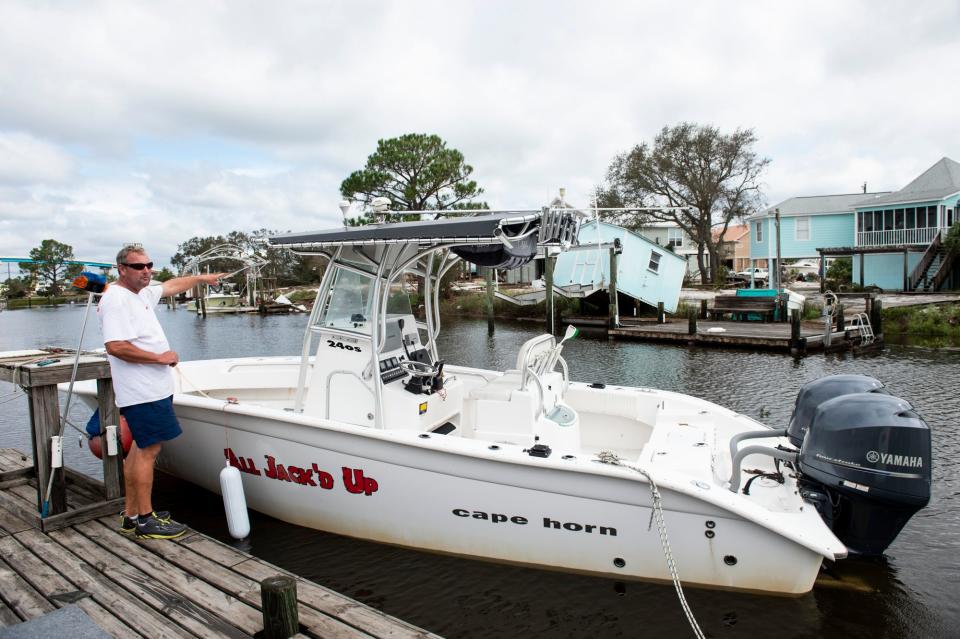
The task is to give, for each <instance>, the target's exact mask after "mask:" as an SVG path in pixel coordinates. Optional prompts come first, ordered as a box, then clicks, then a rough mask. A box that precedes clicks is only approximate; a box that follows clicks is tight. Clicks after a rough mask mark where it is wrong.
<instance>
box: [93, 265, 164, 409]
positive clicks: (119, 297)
mask: <svg viewBox="0 0 960 639" xmlns="http://www.w3.org/2000/svg"><path fill="white" fill-rule="evenodd" d="M161 297H163V287H162V286H148V287H146V288H144V289H142V290H141V291H140V293H134V292H133V291H131V290H129V289H126V288H124V287H122V286H120V285H118V284H113V285H112V286H110V287H109V288H108V289H107V291H106V292H105V293H104V294H103V297H101V298H100V304H99V305H98V306H97V318H98V319H99V320H100V333H101V334H102V335H103V341H104V343H106V342H117V341H122V342H130V343H131V344H133V345H134V346H136V347H137V348H139V349H141V350H145V351H150V352H151V353H165V352H166V351H169V350H170V344H169V343H168V342H167V337H166V335H164V334H163V328H162V327H161V326H160V322H159V321H158V320H157V313H156V311H154V308H155V307H156V306H157V304H158V303H159V302H160V298H161ZM107 359H108V360H109V361H110V374H111V375H112V376H113V390H114V392H115V393H116V396H117V406H120V407H123V406H133V405H134V404H145V403H147V402H155V401H157V400H158V399H163V398H164V397H169V396H170V395H173V388H174V386H173V370H172V369H171V367H170V366H167V365H166V364H133V363H131V362H125V361H123V360H122V359H118V358H116V357H113V356H112V355H107Z"/></svg>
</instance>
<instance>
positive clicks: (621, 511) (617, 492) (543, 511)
mask: <svg viewBox="0 0 960 639" xmlns="http://www.w3.org/2000/svg"><path fill="white" fill-rule="evenodd" d="M178 398H180V399H181V400H184V399H185V401H179V402H177V413H178V416H179V418H180V420H181V424H182V426H183V430H184V434H183V435H182V436H181V437H178V438H177V439H176V440H173V441H171V442H168V443H166V444H165V445H164V451H163V454H162V456H161V462H160V463H161V466H162V467H163V468H164V469H165V470H167V471H168V472H170V473H172V474H174V475H176V476H179V477H181V478H183V479H186V480H188V481H191V482H193V483H196V484H198V485H200V486H203V487H204V488H207V489H208V490H211V491H214V492H219V483H218V479H217V478H218V473H219V471H220V469H221V468H222V467H223V464H224V463H225V462H227V463H232V464H233V465H235V466H237V467H238V468H239V469H240V470H241V473H242V477H243V484H244V491H245V494H246V498H247V503H248V505H249V507H250V508H252V509H254V510H256V511H259V512H262V513H264V514H267V515H270V516H273V517H276V518H278V519H281V520H284V521H287V522H290V523H293V524H297V525H301V526H306V527H310V528H315V529H318V530H325V531H329V532H333V533H338V534H342V535H347V536H352V537H358V538H362V539H368V540H373V541H378V542H382V543H388V544H396V545H400V546H407V547H410V548H416V549H421V550H428V551H433V552H440V553H449V554H455V555H462V556H467V557H472V558H478V559H485V560H492V561H501V562H509V563H514V564H523V565H530V566H535V567H540V568H546V569H555V570H564V571H571V572H578V573H588V574H594V575H600V576H605V577H610V578H616V579H644V580H657V581H667V580H669V579H670V574H669V571H668V568H667V563H666V559H665V555H664V551H663V547H662V544H661V539H660V535H659V532H658V528H657V525H656V523H655V522H654V520H653V518H652V510H651V508H652V499H651V495H650V490H649V485H648V483H647V482H646V481H645V480H644V478H643V477H642V476H640V475H639V473H636V472H634V471H631V470H629V469H617V470H618V471H620V472H618V473H616V474H614V475H611V474H610V473H604V474H594V473H583V472H568V471H565V470H563V469H562V468H557V467H556V466H552V467H544V468H538V467H535V466H532V465H530V464H529V463H524V460H518V459H515V458H514V457H513V456H514V455H515V453H510V452H508V451H502V452H503V455H502V457H501V458H498V453H499V452H501V451H490V450H489V449H488V448H487V447H486V446H484V449H485V450H486V451H487V452H486V453H485V455H483V456H479V455H477V454H476V453H475V452H472V451H471V452H464V450H460V451H458V450H450V449H449V447H448V446H447V445H446V444H447V442H445V441H437V440H442V439H443V436H441V435H431V436H430V438H423V437H421V436H418V435H417V434H413V433H409V434H404V435H408V437H406V438H404V437H391V436H389V435H388V434H384V433H376V432H375V431H373V430H371V429H361V428H357V429H352V430H351V429H349V428H347V429H342V428H328V427H324V426H322V425H314V424H307V423H299V421H303V420H297V418H292V417H288V416H289V413H286V414H283V412H282V411H276V412H278V413H280V415H279V416H278V418H270V417H266V416H264V415H263V414H259V415H244V414H238V413H236V412H232V411H229V412H228V411H226V410H224V409H212V408H205V407H201V406H198V405H197V404H199V403H202V402H199V401H197V399H196V398H193V397H188V398H183V397H182V396H178ZM260 412H261V413H262V412H263V411H260ZM431 438H432V441H431ZM455 443H456V444H457V446H456V447H455V448H461V449H463V446H464V445H474V444H476V443H475V442H455ZM461 444H462V445H461ZM572 463H577V460H571V464H572ZM593 463H596V462H593ZM661 492H662V495H663V508H664V519H665V524H666V529H667V531H668V534H669V541H670V546H671V548H672V551H673V556H674V559H675V561H676V563H677V567H678V571H679V573H680V576H681V578H682V580H683V581H684V583H689V584H696V585H700V586H707V587H717V588H730V589H738V590H749V591H761V592H776V593H788V594H799V593H803V592H806V591H808V590H809V589H810V588H811V587H812V585H813V582H814V580H815V578H816V576H817V573H818V571H819V567H820V564H821V560H822V558H821V556H820V555H819V554H818V553H816V552H814V551H812V550H811V549H809V548H806V547H803V546H801V545H799V544H797V543H794V542H793V541H790V540H788V539H785V538H784V537H782V536H780V535H778V534H776V533H774V532H771V531H769V530H767V529H766V528H764V527H763V526H759V525H757V524H756V523H754V522H751V521H748V520H746V519H744V518H741V517H738V516H736V515H735V514H733V513H731V512H728V511H726V510H724V509H723V508H719V507H717V506H715V505H713V504H711V503H709V502H707V501H701V500H697V499H694V498H692V497H691V496H689V495H686V494H680V493H676V492H673V491H670V490H662V491H661Z"/></svg>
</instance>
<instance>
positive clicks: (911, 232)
mask: <svg viewBox="0 0 960 639" xmlns="http://www.w3.org/2000/svg"><path fill="white" fill-rule="evenodd" d="M939 231H940V229H938V228H925V229H896V230H892V231H858V232H857V246H900V245H905V244H924V245H926V244H929V243H930V242H932V241H933V238H934V236H936V234H937V233H938V232H939Z"/></svg>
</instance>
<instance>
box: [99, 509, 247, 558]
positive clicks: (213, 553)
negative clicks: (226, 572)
mask: <svg viewBox="0 0 960 639" xmlns="http://www.w3.org/2000/svg"><path fill="white" fill-rule="evenodd" d="M101 521H103V520H102V519H101ZM175 541H176V542H177V543H178V544H181V545H183V546H186V547H187V548H190V549H192V550H193V551H195V552H198V553H200V554H201V555H203V556H204V557H207V558H209V559H212V560H213V561H215V562H217V563H218V564H220V565H221V566H226V567H228V568H232V567H234V566H236V565H237V564H242V563H243V562H245V561H247V560H248V559H250V555H247V554H245V553H242V552H238V551H236V550H234V549H233V548H231V547H229V546H227V545H226V544H222V543H220V542H219V541H216V540H215V539H210V538H209V537H207V536H206V535H201V534H200V533H197V532H190V533H187V534H186V535H184V536H183V537H181V538H179V539H176V540H175Z"/></svg>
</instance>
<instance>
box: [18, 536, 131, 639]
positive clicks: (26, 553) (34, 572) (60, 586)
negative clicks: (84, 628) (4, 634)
mask: <svg viewBox="0 0 960 639" xmlns="http://www.w3.org/2000/svg"><path fill="white" fill-rule="evenodd" d="M0 554H2V555H3V557H4V559H5V560H6V562H7V564H8V565H9V566H10V567H11V568H12V569H14V570H15V571H16V572H17V573H18V574H19V575H20V576H21V577H23V579H24V580H26V581H27V582H28V583H29V584H30V585H31V586H33V587H34V588H35V589H36V590H37V592H38V593H40V594H41V595H43V597H44V598H45V599H47V600H48V601H50V602H51V603H52V604H53V605H54V606H56V607H57V608H62V607H63V606H66V605H69V604H70V603H75V604H76V605H77V606H78V607H79V608H80V609H81V610H83V611H84V612H85V613H87V615H88V616H89V617H90V618H91V619H92V620H93V621H94V622H95V623H96V624H97V625H98V626H100V628H102V629H103V630H105V631H106V632H108V633H110V635H112V636H114V637H119V638H120V639H141V638H142V636H143V635H141V634H139V633H137V632H135V631H134V630H133V629H131V628H130V626H128V625H127V624H125V623H124V622H123V621H121V620H120V619H118V618H117V617H115V616H114V615H113V614H111V613H110V612H109V611H107V610H106V609H104V608H103V607H102V606H101V605H100V604H98V603H97V602H95V601H93V600H92V599H90V598H89V597H88V593H86V592H83V591H78V590H77V588H76V586H74V585H73V584H72V583H70V582H69V581H67V580H66V579H65V578H64V577H62V576H61V575H60V574H59V573H58V572H57V571H56V570H55V569H54V568H53V567H51V566H49V565H48V564H46V563H45V562H44V561H43V560H42V559H41V558H40V557H37V556H36V555H35V554H33V553H32V552H31V551H30V550H28V549H27V548H26V547H25V546H23V545H22V544H21V543H20V542H19V541H17V540H16V539H14V538H13V537H6V538H3V539H0ZM77 597H82V598H80V599H77Z"/></svg>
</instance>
